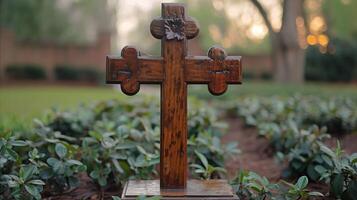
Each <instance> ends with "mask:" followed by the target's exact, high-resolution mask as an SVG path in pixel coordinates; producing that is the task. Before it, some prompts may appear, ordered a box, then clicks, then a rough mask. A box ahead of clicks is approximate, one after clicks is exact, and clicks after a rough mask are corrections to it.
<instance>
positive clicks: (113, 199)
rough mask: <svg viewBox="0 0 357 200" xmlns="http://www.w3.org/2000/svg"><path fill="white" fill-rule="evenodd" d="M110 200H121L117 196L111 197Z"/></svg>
mask: <svg viewBox="0 0 357 200" xmlns="http://www.w3.org/2000/svg"><path fill="white" fill-rule="evenodd" d="M112 200H121V198H119V197H118V196H112Z"/></svg>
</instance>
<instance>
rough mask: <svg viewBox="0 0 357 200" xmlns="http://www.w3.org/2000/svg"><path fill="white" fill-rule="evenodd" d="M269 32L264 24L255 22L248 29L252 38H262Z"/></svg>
mask: <svg viewBox="0 0 357 200" xmlns="http://www.w3.org/2000/svg"><path fill="white" fill-rule="evenodd" d="M267 33H268V29H267V28H266V27H265V26H264V25H263V24H254V25H252V26H251V27H250V29H249V30H248V37H249V38H251V39H252V40H262V39H264V37H265V35H266V34H267Z"/></svg>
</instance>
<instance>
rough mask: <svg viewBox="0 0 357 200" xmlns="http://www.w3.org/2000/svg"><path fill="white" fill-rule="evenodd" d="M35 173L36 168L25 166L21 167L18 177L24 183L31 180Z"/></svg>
mask: <svg viewBox="0 0 357 200" xmlns="http://www.w3.org/2000/svg"><path fill="white" fill-rule="evenodd" d="M36 172H37V167H36V166H35V165H26V166H24V167H21V169H20V172H19V175H20V177H21V178H22V179H23V180H24V181H27V180H29V179H31V178H32V176H33V175H34V174H35V173H36Z"/></svg>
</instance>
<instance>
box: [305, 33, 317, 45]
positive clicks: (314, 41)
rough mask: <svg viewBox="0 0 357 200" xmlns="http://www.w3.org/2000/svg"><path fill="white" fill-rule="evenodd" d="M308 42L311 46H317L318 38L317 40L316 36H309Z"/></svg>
mask: <svg viewBox="0 0 357 200" xmlns="http://www.w3.org/2000/svg"><path fill="white" fill-rule="evenodd" d="M306 40H307V43H308V44H309V45H315V44H317V38H316V36H315V35H311V34H309V35H308V36H307V38H306Z"/></svg>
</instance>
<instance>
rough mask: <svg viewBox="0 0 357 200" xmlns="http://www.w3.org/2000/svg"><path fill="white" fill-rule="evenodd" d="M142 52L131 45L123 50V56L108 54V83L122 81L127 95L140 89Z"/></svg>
mask: <svg viewBox="0 0 357 200" xmlns="http://www.w3.org/2000/svg"><path fill="white" fill-rule="evenodd" d="M139 55H140V53H139V52H138V51H137V50H136V49H135V48H134V47H131V46H126V47H124V48H123V49H122V51H121V58H115V57H111V56H107V60H106V65H107V66H106V67H107V70H106V72H107V75H106V77H107V83H120V87H121V90H122V91H123V92H124V93H125V94H126V95H134V94H136V93H137V92H138V91H139V89H140V84H139V82H138V74H139V73H140V72H139V70H138V56H139Z"/></svg>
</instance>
